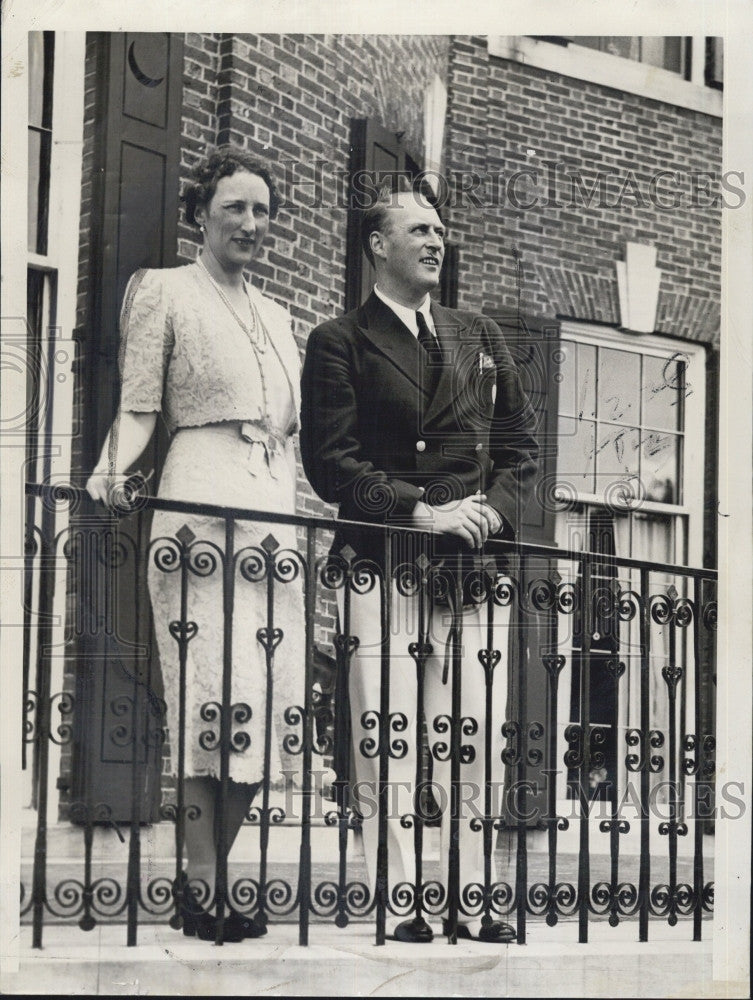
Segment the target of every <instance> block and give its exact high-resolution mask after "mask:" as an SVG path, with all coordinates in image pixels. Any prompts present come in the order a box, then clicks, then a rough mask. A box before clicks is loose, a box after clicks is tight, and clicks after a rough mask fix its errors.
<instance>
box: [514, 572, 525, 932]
mask: <svg viewBox="0 0 753 1000" xmlns="http://www.w3.org/2000/svg"><path fill="white" fill-rule="evenodd" d="M526 569H527V566H526V558H525V556H524V555H522V554H521V556H520V563H519V580H520V586H519V587H518V607H517V632H518V634H517V642H516V650H517V663H516V665H515V666H516V669H517V673H518V768H517V782H518V788H517V795H516V796H515V800H514V801H515V803H516V809H517V834H518V836H517V846H516V855H515V905H516V908H517V927H516V930H517V935H518V944H525V943H526V901H527V899H528V843H527V836H528V828H527V826H526V814H527V812H528V810H527V808H526V807H527V804H528V782H527V780H526V773H527V768H526V764H527V760H528V670H527V666H528V665H527V663H526V655H527V642H526V635H525V622H524V618H523V587H524V581H525V578H526Z"/></svg>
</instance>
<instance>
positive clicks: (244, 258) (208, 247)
mask: <svg viewBox="0 0 753 1000" xmlns="http://www.w3.org/2000/svg"><path fill="white" fill-rule="evenodd" d="M195 216H196V220H197V222H199V223H201V224H203V226H204V249H205V251H208V252H210V253H211V254H212V256H213V257H214V258H215V259H216V260H217V263H218V264H220V266H221V267H222V268H223V269H224V270H226V271H228V272H233V271H241V270H243V268H245V267H248V265H249V264H250V263H251V261H253V259H254V258H255V257H256V256H257V254H258V253H259V250H260V249H261V244H262V241H263V240H264V237H265V235H266V232H267V228H268V227H269V188H268V187H267V185H266V183H265V182H264V180H263V179H262V178H261V177H259V175H258V174H252V173H249V172H248V170H236V171H235V173H234V174H230V176H229V177H221V178H220V180H219V182H218V183H217V188H216V190H215V192H214V195H213V196H212V198H211V199H210V200H209V202H208V203H207V204H206V205H198V206H197V207H196V212H195Z"/></svg>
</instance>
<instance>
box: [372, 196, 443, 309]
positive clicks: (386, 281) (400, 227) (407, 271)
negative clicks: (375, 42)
mask: <svg viewBox="0 0 753 1000" xmlns="http://www.w3.org/2000/svg"><path fill="white" fill-rule="evenodd" d="M444 235H445V230H444V226H443V225H442V223H441V222H440V219H439V216H438V215H437V213H436V211H435V210H434V209H433V208H432V207H431V206H430V205H429V204H427V202H425V201H423V199H422V198H421V197H420V195H418V194H417V193H415V192H401V193H400V194H398V195H395V196H393V203H392V207H391V208H390V209H389V211H388V213H387V223H386V225H385V227H384V229H383V230H382V231H381V232H379V233H377V234H375V235H374V238H373V240H372V249H373V252H374V256H375V258H376V259H377V260H378V265H377V267H378V281H379V284H380V287H382V289H383V291H385V292H386V293H387V294H389V293H390V291H391V292H392V293H393V294H395V293H396V292H400V293H401V294H402V296H403V297H404V298H405V299H408V300H415V299H417V298H420V299H423V298H424V297H425V296H426V294H427V292H430V291H431V290H432V288H436V286H437V285H438V284H439V273H440V271H441V268H442V260H443V258H444Z"/></svg>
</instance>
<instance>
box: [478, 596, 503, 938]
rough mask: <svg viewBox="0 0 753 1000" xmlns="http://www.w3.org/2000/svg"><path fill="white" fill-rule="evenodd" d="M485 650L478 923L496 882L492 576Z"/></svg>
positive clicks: (496, 657) (486, 916)
mask: <svg viewBox="0 0 753 1000" xmlns="http://www.w3.org/2000/svg"><path fill="white" fill-rule="evenodd" d="M486 608H487V617H486V649H480V650H479V651H478V658H479V661H480V663H481V665H482V666H483V668H484V693H485V703H484V727H485V728H484V818H483V820H482V824H483V825H482V828H481V831H482V836H483V846H484V893H483V898H484V906H483V913H482V918H481V922H482V924H484V925H486V924H490V923H492V920H493V918H492V915H491V909H492V892H491V887H492V882H493V881H494V882H496V872H495V873H494V876H495V877H494V878H492V862H493V860H494V854H493V849H492V831H493V830H494V824H495V822H496V819H497V817H495V816H494V815H493V814H492V805H493V804H492V787H493V785H492V780H493V777H492V726H493V724H494V722H493V718H492V693H493V684H494V668H495V667H496V666H497V664H498V663H499V661H500V659H501V658H502V654H501V652H500V650H498V649H495V648H494V579H493V578H492V579H491V580H490V582H489V593H488V594H487V599H486Z"/></svg>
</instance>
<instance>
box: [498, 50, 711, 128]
mask: <svg viewBox="0 0 753 1000" xmlns="http://www.w3.org/2000/svg"><path fill="white" fill-rule="evenodd" d="M696 41H697V39H696V38H693V42H694V46H693V51H694V53H697V48H696V45H695V42H696ZM489 55H492V56H498V57H499V58H500V59H512V60H514V61H515V62H521V63H525V64H526V65H527V66H535V67H537V68H538V69H545V70H549V71H550V72H552V73H561V74H562V75H563V76H569V77H573V78H574V79H576V80H585V81H586V82H588V83H597V84H600V85H601V86H604V87H612V88H614V89H615V90H622V91H625V92H627V93H629V94H638V95H639V96H640V97H649V98H651V99H652V100H654V101H663V102H664V103H665V104H674V105H676V106H677V107H680V108H690V109H691V110H692V111H700V112H701V113H702V114H706V115H713V116H714V117H716V118H721V117H722V93H721V91H719V90H717V89H716V88H715V87H707V86H705V85H704V84H702V83H699V82H698V75H699V72H700V71H699V70H697V69H696V68H695V64H696V63H700V59H698V57H697V55H695V54H694V56H693V59H692V63H693V67H694V68H693V70H692V79H691V80H683V79H682V77H681V76H679V75H678V74H677V73H672V72H670V71H669V70H666V69H661V68H659V67H657V66H650V65H649V64H648V63H641V62H637V61H636V60H634V59H623V58H622V57H621V56H613V55H611V54H610V53H608V52H599V51H597V50H596V49H589V48H587V47H586V46H585V45H576V44H570V43H568V44H567V45H556V44H554V43H553V42H544V41H541V40H540V39H537V38H531V37H530V36H529V35H490V36H489Z"/></svg>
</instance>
